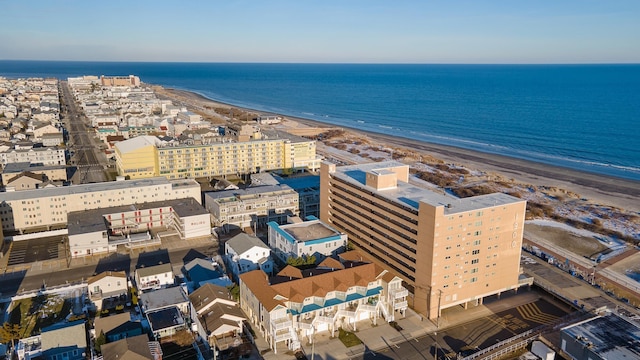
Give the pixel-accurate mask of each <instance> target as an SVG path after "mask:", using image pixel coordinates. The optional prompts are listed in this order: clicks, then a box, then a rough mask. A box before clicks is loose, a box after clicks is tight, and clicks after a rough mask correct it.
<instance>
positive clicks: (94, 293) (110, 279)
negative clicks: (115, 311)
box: [87, 271, 129, 310]
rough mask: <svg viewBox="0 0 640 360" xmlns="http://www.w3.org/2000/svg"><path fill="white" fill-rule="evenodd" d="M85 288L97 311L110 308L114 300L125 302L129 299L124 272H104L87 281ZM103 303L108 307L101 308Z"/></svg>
mask: <svg viewBox="0 0 640 360" xmlns="http://www.w3.org/2000/svg"><path fill="white" fill-rule="evenodd" d="M87 287H88V289H89V299H91V301H92V302H93V303H94V304H95V306H96V309H97V310H102V309H103V308H111V307H112V305H113V303H115V302H116V300H117V301H122V302H125V301H127V299H129V287H128V280H127V274H126V273H125V272H124V271H105V272H102V273H100V274H98V275H96V276H92V277H90V278H89V280H88V281H87ZM111 299H113V300H111ZM105 302H106V303H108V304H105V305H108V306H106V307H103V303H105ZM113 307H115V305H113Z"/></svg>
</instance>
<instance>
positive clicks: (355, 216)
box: [320, 161, 531, 321]
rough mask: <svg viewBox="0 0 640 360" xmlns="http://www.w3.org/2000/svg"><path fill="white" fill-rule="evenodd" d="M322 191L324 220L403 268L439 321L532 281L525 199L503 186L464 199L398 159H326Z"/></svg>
mask: <svg viewBox="0 0 640 360" xmlns="http://www.w3.org/2000/svg"><path fill="white" fill-rule="evenodd" d="M418 181H419V180H418ZM434 189H435V188H434ZM320 199H321V202H320V218H321V220H322V221H324V222H326V223H328V224H331V225H332V226H335V227H336V228H337V229H339V230H341V231H343V232H345V233H347V235H348V236H349V241H351V242H352V243H353V244H354V245H355V246H356V247H357V248H359V249H361V250H362V252H363V253H366V254H367V255H368V256H370V257H371V259H372V260H373V261H375V262H377V263H378V264H380V265H382V266H384V267H385V268H388V269H390V270H392V271H393V272H394V273H395V274H397V275H398V276H400V277H401V278H402V279H403V280H404V281H405V282H406V286H407V288H408V289H409V290H410V291H411V292H413V293H414V298H413V300H414V302H413V307H414V309H415V310H416V311H418V312H420V313H422V314H425V315H426V316H427V317H428V318H430V319H432V320H434V321H435V320H437V319H439V317H440V314H441V312H442V309H446V308H449V307H453V306H456V305H460V306H463V307H465V308H466V307H467V306H468V304H474V305H478V304H481V303H482V299H483V298H484V297H487V296H491V295H495V294H500V293H501V292H504V291H508V290H512V289H517V288H518V287H519V286H522V285H524V284H530V283H531V279H523V280H520V279H519V277H520V252H521V246H522V234H523V225H524V217H525V206H526V201H524V200H521V199H518V198H515V197H512V196H509V195H506V194H502V193H495V194H489V195H481V196H474V197H470V198H464V199H459V198H456V197H453V196H450V195H446V194H445V193H444V192H436V190H428V189H425V188H422V187H417V186H414V185H412V184H410V183H409V166H408V165H404V164H402V163H399V162H396V161H387V162H380V163H370V164H360V165H352V166H342V167H337V166H336V165H335V164H331V163H328V162H323V163H322V165H321V167H320Z"/></svg>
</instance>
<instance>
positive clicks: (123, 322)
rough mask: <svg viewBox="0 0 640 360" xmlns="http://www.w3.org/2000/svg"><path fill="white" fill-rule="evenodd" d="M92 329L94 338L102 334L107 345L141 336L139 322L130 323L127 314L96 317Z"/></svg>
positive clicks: (129, 315)
mask: <svg viewBox="0 0 640 360" xmlns="http://www.w3.org/2000/svg"><path fill="white" fill-rule="evenodd" d="M93 327H94V332H95V334H94V336H95V337H96V338H98V337H99V336H101V335H103V334H104V337H105V340H106V342H107V343H111V342H114V341H118V340H120V339H125V338H129V337H132V336H136V335H141V334H142V324H141V323H140V321H131V314H129V312H123V313H121V314H114V315H110V316H102V317H96V319H95V321H94V324H93Z"/></svg>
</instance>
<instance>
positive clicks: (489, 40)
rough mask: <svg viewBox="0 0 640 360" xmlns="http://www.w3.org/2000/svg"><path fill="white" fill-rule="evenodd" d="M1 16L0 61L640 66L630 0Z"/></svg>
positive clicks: (120, 7)
mask: <svg viewBox="0 0 640 360" xmlns="http://www.w3.org/2000/svg"><path fill="white" fill-rule="evenodd" d="M0 8H2V10H3V11H2V12H3V15H4V16H3V26H2V29H1V30H0V36H1V38H2V39H3V45H2V50H0V60H77V61H177V62H305V63H309V62H310V63H638V62H640V41H639V39H638V34H640V21H638V19H640V2H639V1H635V0H612V1H596V0H567V1H553V0H542V1H531V2H529V1H510V0H491V1H455V2H443V1H419V2H417V1H409V0H399V1H383V0H355V1H336V0H327V1H319V2H307V1H292V0H273V1H264V2H263V1H249V0H244V1H243V0H239V1H224V2H222V1H193V2H187V3H180V2H175V1H171V2H170V1H165V0H158V1H135V2H128V1H122V0H115V1H100V2H93V1H78V0H70V1H60V2H58V1H56V2H51V1H43V0H33V1H6V0H0Z"/></svg>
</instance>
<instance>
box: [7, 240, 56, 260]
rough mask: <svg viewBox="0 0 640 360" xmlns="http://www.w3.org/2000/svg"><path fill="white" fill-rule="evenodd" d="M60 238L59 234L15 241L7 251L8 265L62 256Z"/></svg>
mask: <svg viewBox="0 0 640 360" xmlns="http://www.w3.org/2000/svg"><path fill="white" fill-rule="evenodd" d="M61 246H63V245H62V238H61V237H59V236H54V237H47V238H42V239H33V240H22V241H15V242H14V243H13V245H12V247H11V251H10V252H9V259H8V261H7V265H8V266H13V265H20V264H29V263H33V262H36V261H45V260H53V259H57V258H58V255H62V256H63V257H64V253H63V252H62V251H61V250H62V249H64V248H62V249H61Z"/></svg>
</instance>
